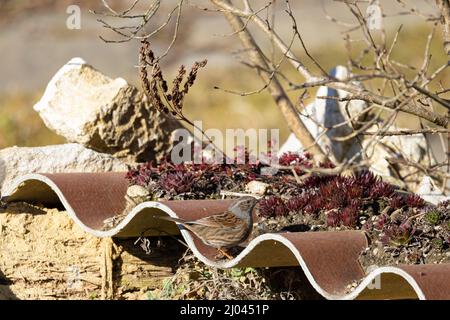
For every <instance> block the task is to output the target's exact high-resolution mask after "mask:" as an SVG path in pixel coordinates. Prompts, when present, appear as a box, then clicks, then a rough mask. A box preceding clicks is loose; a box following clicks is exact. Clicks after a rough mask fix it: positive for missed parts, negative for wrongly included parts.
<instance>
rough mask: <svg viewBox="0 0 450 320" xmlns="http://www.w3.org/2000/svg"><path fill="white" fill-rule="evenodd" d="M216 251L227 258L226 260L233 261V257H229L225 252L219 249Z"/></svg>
mask: <svg viewBox="0 0 450 320" xmlns="http://www.w3.org/2000/svg"><path fill="white" fill-rule="evenodd" d="M217 251H219V252H220V253H221V254H222V255H223V256H225V257H227V258H228V260H233V259H234V257H233V256H230V255H229V254H228V253H227V252H226V251H224V250H223V249H221V248H218V249H217Z"/></svg>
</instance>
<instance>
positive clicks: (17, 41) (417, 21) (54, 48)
mask: <svg viewBox="0 0 450 320" xmlns="http://www.w3.org/2000/svg"><path fill="white" fill-rule="evenodd" d="M132 2H133V1H131V0H115V1H112V0H110V1H108V3H109V4H110V5H111V7H113V8H115V9H117V10H119V9H121V8H125V7H127V6H129V5H130V4H131V3H132ZM162 2H163V3H162V7H161V9H160V12H159V13H158V14H157V17H156V19H155V20H154V21H152V22H151V23H150V25H149V29H148V31H152V28H153V29H154V28H156V27H157V26H159V25H160V24H161V23H163V22H164V21H165V20H166V18H167V15H168V13H169V12H170V10H171V9H172V8H173V7H174V6H175V5H176V3H177V2H176V1H175V0H166V1H162ZM291 2H292V3H291V5H292V8H293V11H294V14H295V16H296V18H297V23H298V27H299V30H300V32H301V34H302V36H303V38H304V41H305V44H306V46H307V47H308V49H309V51H310V53H311V54H312V55H313V56H314V57H315V58H316V59H317V60H318V61H319V62H320V63H321V64H322V66H324V67H325V68H326V69H327V70H329V69H331V68H332V67H334V66H336V65H338V64H341V65H345V64H346V63H347V59H346V50H345V46H344V41H343V40H342V39H343V33H342V31H343V30H344V28H343V27H340V26H338V25H337V24H336V23H333V22H332V21H330V19H327V15H330V16H332V17H334V18H337V19H339V20H341V21H344V22H349V23H354V20H352V17H351V15H350V14H349V12H348V9H347V8H346V6H345V5H344V4H342V3H341V2H339V1H333V0H323V1H322V0H296V1H291ZM380 2H381V4H382V6H383V9H384V13H385V14H386V16H387V18H386V19H385V27H386V30H387V39H388V42H389V41H392V39H393V36H394V34H395V31H396V30H397V29H398V27H399V26H400V25H403V31H402V33H401V34H400V37H399V44H398V45H397V47H396V49H395V50H394V52H393V55H394V58H395V59H396V60H397V61H400V62H402V63H405V64H410V65H413V66H416V67H418V68H420V65H421V63H422V61H423V52H424V47H425V43H426V38H427V35H428V33H429V31H430V30H431V28H432V23H431V22H427V21H426V20H425V19H422V18H419V17H417V16H410V15H405V14H402V12H403V13H404V12H406V11H408V10H411V9H412V10H420V11H421V12H434V10H436V8H435V6H434V1H432V0H429V1H426V0H413V1H411V0H410V1H408V2H407V7H405V6H403V5H402V1H392V0H386V1H380ZM150 3H151V1H142V3H141V5H140V7H139V8H137V10H143V9H145V7H146V6H147V5H149V4H150ZM252 3H253V4H254V8H255V9H257V8H260V6H261V4H262V3H263V2H262V1H253V2H252ZM362 3H363V4H362V6H364V2H363V1H362ZM72 4H76V5H79V6H80V8H81V29H79V30H70V29H68V28H67V26H66V20H67V18H68V17H69V14H68V13H67V12H66V10H67V7H68V6H69V5H72ZM206 6H208V1H204V0H198V1H196V0H191V1H189V2H187V3H186V5H185V6H184V13H183V16H182V19H181V29H180V32H179V35H178V38H177V40H176V42H175V45H174V47H173V48H172V50H171V51H170V52H169V55H168V56H167V57H166V58H165V59H164V61H163V71H165V73H166V74H167V78H169V79H171V78H172V77H173V75H174V74H175V73H176V71H177V69H178V67H179V65H180V64H182V63H183V64H186V65H188V66H190V65H191V64H192V63H193V62H194V61H196V60H201V59H204V58H207V59H208V60H209V63H208V65H207V67H206V68H205V69H203V70H201V71H200V74H199V77H198V80H197V82H196V85H195V86H194V88H193V90H192V92H191V93H190V94H189V96H188V99H187V101H186V103H185V107H186V115H187V116H188V118H190V119H191V120H203V124H204V128H219V129H224V128H244V129H245V128H269V129H270V128H279V129H280V130H281V131H280V134H281V141H283V140H284V139H285V138H286V137H287V136H288V134H289V130H288V128H287V126H286V124H285V122H284V119H283V117H282V115H281V114H280V112H278V110H277V108H276V106H275V104H274V102H273V100H272V99H271V97H270V96H269V95H268V94H267V93H261V94H258V95H250V96H246V97H242V96H239V95H233V94H230V93H227V92H225V91H223V90H217V89H214V87H215V86H217V87H220V88H223V89H229V90H235V91H254V90H257V89H260V88H261V87H262V85H263V83H262V82H261V80H260V79H259V77H258V76H257V75H256V74H255V72H254V70H252V69H249V68H247V67H245V66H244V65H242V64H241V62H240V59H239V49H240V43H239V41H238V39H237V37H236V36H235V35H231V30H230V28H229V27H228V25H227V23H226V21H225V19H224V17H223V16H222V14H221V13H217V12H207V11H204V10H201V8H202V7H206ZM276 6H277V8H279V12H277V16H276V18H275V24H276V27H277V29H278V32H279V33H280V35H281V36H282V37H283V38H284V39H286V41H287V42H288V41H289V39H290V37H291V34H292V27H291V23H290V22H291V21H290V19H289V17H288V15H287V14H286V13H284V12H283V10H284V8H285V7H284V6H285V2H284V1H281V0H278V1H276ZM90 10H96V11H100V12H104V11H105V10H104V7H103V6H102V1H101V0H84V1H74V0H72V1H69V0H58V1H57V0H28V1H27V0H0V148H4V147H8V146H13V145H18V146H39V145H47V144H56V143H60V142H63V139H62V138H60V137H58V136H57V135H55V134H54V133H52V132H51V131H50V130H48V129H47V128H46V127H45V125H44V124H43V122H42V121H41V120H40V118H39V116H38V114H37V113H36V112H35V111H34V110H33V105H34V104H35V103H36V102H37V101H38V100H39V99H40V97H41V96H42V94H43V91H44V90H45V87H46V85H47V83H48V82H49V80H50V79H51V77H52V76H53V75H54V74H55V73H56V71H57V70H58V69H59V68H60V67H62V66H63V65H64V64H65V63H66V62H68V61H69V60H70V59H71V58H73V57H82V58H83V59H85V60H86V61H87V62H88V63H90V64H91V65H93V66H94V67H95V68H97V69H99V70H100V71H102V72H103V73H104V74H106V75H108V76H110V77H112V78H115V77H122V78H124V79H126V80H127V81H128V82H130V83H132V84H135V85H136V86H138V87H140V83H139V79H138V70H137V68H136V65H137V61H138V51H139V43H138V41H131V42H126V43H121V44H117V43H105V42H104V41H102V40H101V39H100V38H99V36H100V35H102V36H104V37H107V38H111V39H114V35H113V34H111V32H109V31H108V30H105V29H104V28H102V25H101V23H100V22H98V21H97V19H98V18H101V16H99V15H95V14H93V13H92V12H91V11H90ZM268 18H269V19H271V18H272V17H268ZM111 22H112V23H113V22H114V21H111ZM173 28H174V23H173V22H172V23H170V24H169V25H168V26H167V27H166V28H165V29H164V30H163V31H162V32H160V33H158V34H157V35H156V36H155V37H154V38H152V39H151V43H152V46H153V48H155V51H156V52H157V54H158V53H159V54H160V53H162V52H164V51H165V49H166V48H167V46H168V45H169V43H170V41H171V39H172V35H173ZM256 36H257V37H260V36H261V35H259V34H256ZM264 45H265V46H266V47H265V49H266V52H269V53H270V41H266V42H265V44H264ZM356 45H357V44H356ZM294 51H295V52H297V53H298V55H299V56H300V57H302V58H304V59H305V61H308V63H309V60H308V59H307V58H306V55H305V53H304V51H303V50H302V48H301V46H300V44H299V43H296V45H295V46H294ZM431 54H432V55H433V59H432V64H431V66H430V70H433V69H434V68H437V67H438V66H440V65H442V64H443V63H445V62H446V60H447V57H446V56H445V54H444V52H443V49H442V37H441V33H440V28H438V29H437V33H436V36H435V39H434V41H433V42H432V47H431ZM284 67H285V68H286V73H287V74H289V76H290V78H291V80H292V81H294V82H301V81H302V79H301V78H300V77H299V76H298V75H297V74H296V73H295V71H293V70H290V69H288V66H287V65H286V66H284ZM448 71H449V70H447V72H446V73H443V74H442V75H441V77H440V78H439V80H438V82H439V81H440V82H441V85H442V86H443V87H444V88H448V87H449V85H450V83H449V82H450V75H449V72H448ZM290 94H291V95H292V97H293V100H294V101H295V100H296V96H297V95H298V92H291V93H290ZM310 97H311V98H310V99H313V97H314V92H311V93H310ZM398 121H399V125H401V126H403V127H409V128H414V127H416V126H417V125H418V124H417V123H416V122H415V120H413V121H411V118H409V117H407V116H403V117H399V120H398Z"/></svg>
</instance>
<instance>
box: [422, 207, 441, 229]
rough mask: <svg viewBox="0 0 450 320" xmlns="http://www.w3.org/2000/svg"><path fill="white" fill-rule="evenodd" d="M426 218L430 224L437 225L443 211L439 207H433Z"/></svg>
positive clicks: (426, 214)
mask: <svg viewBox="0 0 450 320" xmlns="http://www.w3.org/2000/svg"><path fill="white" fill-rule="evenodd" d="M424 219H425V221H426V222H427V223H428V224H430V225H432V226H435V225H437V224H438V223H439V222H440V220H441V213H440V212H439V210H437V209H431V210H429V211H427V212H426V213H425V216H424Z"/></svg>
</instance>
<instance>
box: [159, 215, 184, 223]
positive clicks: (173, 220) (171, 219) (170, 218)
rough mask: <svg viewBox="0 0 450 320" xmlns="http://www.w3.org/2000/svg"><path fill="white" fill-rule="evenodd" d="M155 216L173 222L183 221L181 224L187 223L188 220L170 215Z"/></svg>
mask: <svg viewBox="0 0 450 320" xmlns="http://www.w3.org/2000/svg"><path fill="white" fill-rule="evenodd" d="M153 218H156V219H161V220H167V221H172V222H176V223H181V224H185V223H186V221H185V220H183V219H178V218H173V217H169V216H153Z"/></svg>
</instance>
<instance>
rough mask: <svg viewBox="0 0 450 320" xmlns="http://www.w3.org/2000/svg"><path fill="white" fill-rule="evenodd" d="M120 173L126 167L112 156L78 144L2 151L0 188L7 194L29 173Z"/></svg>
mask: <svg viewBox="0 0 450 320" xmlns="http://www.w3.org/2000/svg"><path fill="white" fill-rule="evenodd" d="M109 171H113V172H121V171H127V165H126V164H124V163H123V162H122V161H120V160H118V159H116V158H114V157H113V156H111V155H109V154H102V153H98V152H95V151H93V150H90V149H87V148H85V147H84V146H82V145H79V144H64V145H54V146H46V147H36V148H20V147H11V148H7V149H3V150H0V186H1V191H2V193H4V192H5V191H6V190H7V189H8V188H9V186H10V184H11V182H12V181H13V180H14V179H16V178H18V177H20V176H22V175H25V174H30V173H62V172H64V173H65V172H109Z"/></svg>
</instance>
